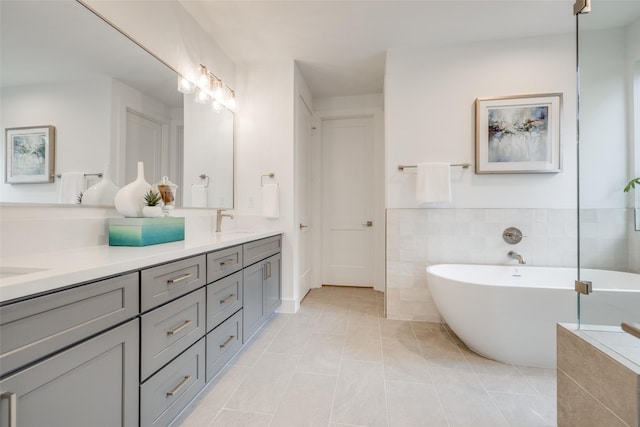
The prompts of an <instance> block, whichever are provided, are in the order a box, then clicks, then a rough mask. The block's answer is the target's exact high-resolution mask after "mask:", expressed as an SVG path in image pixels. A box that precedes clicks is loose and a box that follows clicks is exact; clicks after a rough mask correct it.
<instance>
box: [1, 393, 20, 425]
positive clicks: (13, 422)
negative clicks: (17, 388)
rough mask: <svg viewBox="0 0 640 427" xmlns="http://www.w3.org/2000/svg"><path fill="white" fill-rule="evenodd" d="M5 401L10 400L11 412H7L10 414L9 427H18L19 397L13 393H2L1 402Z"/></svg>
mask: <svg viewBox="0 0 640 427" xmlns="http://www.w3.org/2000/svg"><path fill="white" fill-rule="evenodd" d="M4 399H8V400H9V410H8V411H7V412H8V413H9V414H8V415H9V417H8V419H9V427H16V426H17V422H16V421H17V418H18V417H17V413H16V412H17V409H18V408H17V400H18V397H17V396H16V394H15V393H11V392H6V393H2V394H0V400H4Z"/></svg>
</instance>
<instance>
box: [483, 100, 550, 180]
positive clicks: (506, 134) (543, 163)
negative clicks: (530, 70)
mask: <svg viewBox="0 0 640 427" xmlns="http://www.w3.org/2000/svg"><path fill="white" fill-rule="evenodd" d="M561 114H562V94H561V93H550V94H541V95H521V96H504V97H500V98H478V99H476V138H475V139H476V173H479V174H482V173H557V172H561V171H562V162H561V145H560V144H561V141H560V136H561V135H560V134H561V128H562V122H561V120H562V117H561Z"/></svg>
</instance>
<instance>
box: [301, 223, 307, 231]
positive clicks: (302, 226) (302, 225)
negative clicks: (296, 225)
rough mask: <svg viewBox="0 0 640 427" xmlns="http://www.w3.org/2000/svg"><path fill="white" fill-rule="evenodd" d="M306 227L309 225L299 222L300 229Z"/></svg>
mask: <svg viewBox="0 0 640 427" xmlns="http://www.w3.org/2000/svg"><path fill="white" fill-rule="evenodd" d="M307 227H309V226H308V225H304V224H302V223H300V230H302V229H303V228H307Z"/></svg>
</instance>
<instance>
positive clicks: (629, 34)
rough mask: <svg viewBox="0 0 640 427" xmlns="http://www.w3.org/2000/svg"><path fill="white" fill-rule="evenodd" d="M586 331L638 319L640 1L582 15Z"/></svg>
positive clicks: (601, 4)
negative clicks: (633, 183) (635, 182)
mask: <svg viewBox="0 0 640 427" xmlns="http://www.w3.org/2000/svg"><path fill="white" fill-rule="evenodd" d="M577 37H578V40H577V41H578V43H577V44H578V49H577V54H578V81H579V88H578V93H579V96H578V99H579V105H578V111H579V113H578V127H579V131H578V132H579V145H578V147H579V148H578V161H579V176H578V182H579V206H578V210H579V232H578V246H579V257H578V276H579V277H578V279H579V280H581V281H591V282H592V283H593V291H592V293H591V294H589V295H580V296H579V302H578V304H579V319H578V321H579V324H580V327H581V329H592V330H596V329H597V330H617V331H620V325H621V323H622V322H628V323H640V249H639V246H640V231H637V230H636V226H635V225H636V220H635V207H636V203H637V201H638V200H639V199H640V187H638V188H637V189H635V190H634V189H632V190H631V191H629V192H625V191H624V188H625V186H626V185H627V183H628V182H629V181H630V180H631V179H632V178H634V177H637V176H640V160H639V157H640V156H639V154H640V144H639V143H638V141H639V139H640V123H639V120H638V117H640V101H639V97H640V96H639V94H640V88H639V87H638V84H639V81H640V79H639V78H638V69H639V68H640V67H638V64H640V1H631V2H630V1H603V0H600V1H599V0H592V1H591V12H589V13H587V14H580V15H578V17H577Z"/></svg>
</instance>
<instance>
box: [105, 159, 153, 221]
mask: <svg viewBox="0 0 640 427" xmlns="http://www.w3.org/2000/svg"><path fill="white" fill-rule="evenodd" d="M150 188H151V184H149V183H148V182H147V181H145V179H144V163H142V162H138V176H137V178H136V180H135V181H133V182H132V183H129V184H127V185H125V186H124V187H122V188H121V189H120V191H118V193H117V194H116V197H115V199H114V204H115V207H116V210H117V211H118V212H119V213H120V215H123V216H125V217H127V218H142V217H143V216H144V215H143V213H142V208H143V207H144V205H145V202H144V195H145V194H146V193H147V192H148V191H149V189H150Z"/></svg>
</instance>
